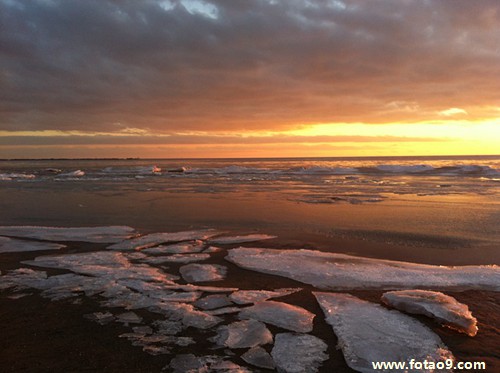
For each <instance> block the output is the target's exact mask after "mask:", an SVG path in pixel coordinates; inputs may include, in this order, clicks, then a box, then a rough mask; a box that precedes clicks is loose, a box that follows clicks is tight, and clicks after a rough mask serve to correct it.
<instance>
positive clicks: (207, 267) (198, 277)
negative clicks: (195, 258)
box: [179, 264, 227, 282]
mask: <svg viewBox="0 0 500 373" xmlns="http://www.w3.org/2000/svg"><path fill="white" fill-rule="evenodd" d="M179 272H180V273H181V275H182V278H183V279H184V280H186V282H206V281H221V280H224V278H225V277H226V273H227V267H226V266H223V265H219V264H188V265H185V266H182V267H180V268H179Z"/></svg>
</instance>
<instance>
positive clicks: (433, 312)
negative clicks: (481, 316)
mask: <svg viewBox="0 0 500 373" xmlns="http://www.w3.org/2000/svg"><path fill="white" fill-rule="evenodd" d="M381 299H382V302H383V303H385V304H387V305H388V306H390V307H393V308H396V309H398V310H400V311H404V312H407V313H412V314H419V315H425V316H429V317H432V318H434V319H436V320H438V321H439V322H441V323H443V324H444V325H446V326H449V327H450V328H452V329H456V330H458V331H461V332H463V333H465V334H468V335H470V336H471V337H473V336H475V335H476V334H477V330H478V328H477V320H476V318H475V317H473V316H472V313H471V312H470V311H469V307H467V305H465V304H463V303H460V302H458V301H457V300H456V299H455V298H453V297H450V296H449V295H446V294H443V293H440V292H437V291H428V290H400V291H390V292H387V293H384V294H383V295H382V298H381Z"/></svg>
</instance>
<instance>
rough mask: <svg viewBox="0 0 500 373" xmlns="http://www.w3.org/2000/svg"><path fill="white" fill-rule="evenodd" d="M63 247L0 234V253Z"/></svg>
mask: <svg viewBox="0 0 500 373" xmlns="http://www.w3.org/2000/svg"><path fill="white" fill-rule="evenodd" d="M63 247H66V246H65V245H60V244H57V243H51V242H40V241H26V240H17V239H15V238H8V237H2V236H0V253H9V252H20V251H41V250H58V249H62V248H63Z"/></svg>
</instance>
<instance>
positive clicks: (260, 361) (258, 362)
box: [241, 346, 276, 369]
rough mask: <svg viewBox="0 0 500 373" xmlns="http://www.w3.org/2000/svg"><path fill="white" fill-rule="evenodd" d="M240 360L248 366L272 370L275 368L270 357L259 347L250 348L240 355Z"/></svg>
mask: <svg viewBox="0 0 500 373" xmlns="http://www.w3.org/2000/svg"><path fill="white" fill-rule="evenodd" d="M241 358H242V359H243V360H244V361H245V362H247V363H248V364H252V365H255V366H256V367H259V368H264V369H274V368H275V367H276V365H275V364H274V360H273V358H272V357H271V355H269V353H268V352H267V351H266V350H264V349H263V348H262V347H260V346H256V347H252V348H251V349H249V350H248V351H247V352H245V353H244V354H243V355H241Z"/></svg>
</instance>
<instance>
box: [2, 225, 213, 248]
mask: <svg viewBox="0 0 500 373" xmlns="http://www.w3.org/2000/svg"><path fill="white" fill-rule="evenodd" d="M219 233H220V232H217V231H215V230H212V229H204V230H196V231H184V232H173V233H151V234H147V235H144V236H140V237H135V238H131V239H129V240H125V241H121V242H118V243H115V244H114V245H111V246H108V249H110V250H143V249H147V248H150V247H153V246H158V245H160V244H162V243H169V242H180V241H193V240H205V239H207V238H210V237H212V236H215V235H216V234H219ZM0 234H1V233H0Z"/></svg>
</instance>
